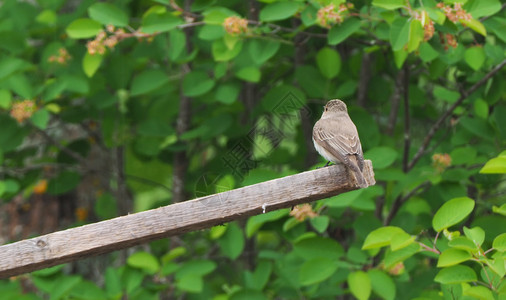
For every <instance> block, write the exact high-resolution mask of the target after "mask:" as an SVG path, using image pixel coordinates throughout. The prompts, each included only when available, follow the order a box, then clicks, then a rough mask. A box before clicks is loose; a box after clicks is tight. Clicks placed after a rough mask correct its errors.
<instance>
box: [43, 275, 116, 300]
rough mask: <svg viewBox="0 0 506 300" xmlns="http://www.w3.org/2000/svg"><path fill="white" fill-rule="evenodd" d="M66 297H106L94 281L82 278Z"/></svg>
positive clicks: (88, 298)
mask: <svg viewBox="0 0 506 300" xmlns="http://www.w3.org/2000/svg"><path fill="white" fill-rule="evenodd" d="M53 296H54V295H53V294H51V297H53ZM54 299H58V298H54ZM68 299H86V300H91V299H107V294H106V293H105V292H104V291H103V290H102V289H101V288H100V287H98V286H97V284H96V283H94V282H91V281H86V280H82V281H80V282H79V283H78V284H77V285H76V286H74V287H73V288H72V289H71V290H70V293H69V297H68Z"/></svg>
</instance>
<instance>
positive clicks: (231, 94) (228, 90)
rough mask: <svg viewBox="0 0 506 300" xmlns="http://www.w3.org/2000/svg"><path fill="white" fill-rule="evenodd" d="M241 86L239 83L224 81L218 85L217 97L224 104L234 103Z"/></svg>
mask: <svg viewBox="0 0 506 300" xmlns="http://www.w3.org/2000/svg"><path fill="white" fill-rule="evenodd" d="M240 91H241V88H240V87H239V86H238V85H237V84H231V83H224V84H220V85H218V88H217V89H216V93H215V98H216V100H218V101H220V102H221V103H224V104H232V103H234V102H235V101H237V98H238V97H239V92H240Z"/></svg>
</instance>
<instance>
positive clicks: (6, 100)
mask: <svg viewBox="0 0 506 300" xmlns="http://www.w3.org/2000/svg"><path fill="white" fill-rule="evenodd" d="M11 102H12V95H11V93H10V91H9V90H2V89H0V108H3V109H6V108H9V107H11Z"/></svg>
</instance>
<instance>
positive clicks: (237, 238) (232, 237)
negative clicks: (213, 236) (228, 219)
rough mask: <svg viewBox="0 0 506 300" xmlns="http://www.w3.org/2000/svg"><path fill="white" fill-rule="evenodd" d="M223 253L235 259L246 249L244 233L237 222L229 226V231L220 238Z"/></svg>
mask: <svg viewBox="0 0 506 300" xmlns="http://www.w3.org/2000/svg"><path fill="white" fill-rule="evenodd" d="M218 243H219V245H220V249H221V252H222V254H223V255H225V256H226V257H228V258H230V259H232V260H235V259H236V258H237V257H239V255H240V254H241V253H242V251H243V250H244V244H245V241H244V235H243V232H242V230H241V229H240V228H239V226H237V224H235V223H230V224H228V226H227V232H225V234H224V235H223V236H222V237H221V238H220V239H219V240H218Z"/></svg>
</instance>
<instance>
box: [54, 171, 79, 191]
mask: <svg viewBox="0 0 506 300" xmlns="http://www.w3.org/2000/svg"><path fill="white" fill-rule="evenodd" d="M80 181H81V176H80V175H79V174H77V173H75V172H70V171H65V172H61V173H60V174H58V176H57V177H55V178H53V179H51V180H50V181H49V183H48V185H47V192H48V193H49V194H50V195H60V194H64V193H66V192H68V191H70V190H72V189H73V188H75V187H76V186H77V185H78V184H79V182H80Z"/></svg>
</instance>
